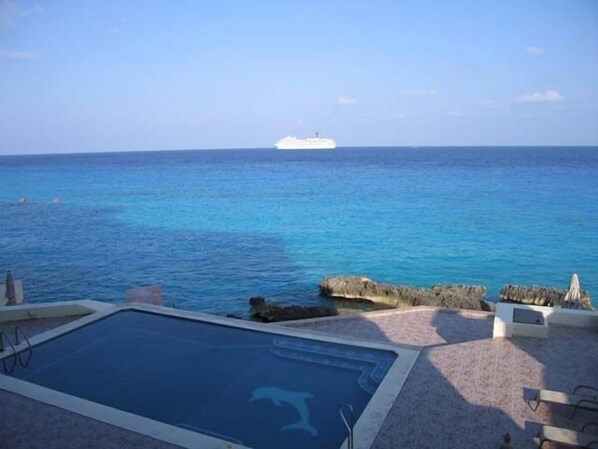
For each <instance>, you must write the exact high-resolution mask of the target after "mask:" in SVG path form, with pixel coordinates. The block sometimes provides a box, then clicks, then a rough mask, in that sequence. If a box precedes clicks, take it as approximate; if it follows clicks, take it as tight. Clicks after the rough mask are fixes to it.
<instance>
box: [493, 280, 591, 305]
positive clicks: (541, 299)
mask: <svg viewBox="0 0 598 449" xmlns="http://www.w3.org/2000/svg"><path fill="white" fill-rule="evenodd" d="M566 294H567V291H566V290H560V289H558V288H555V287H540V286H539V285H532V286H531V287H527V286H521V285H510V284H509V285H505V286H504V287H503V288H502V289H501V290H500V300H501V301H503V302H513V303H519V304H529V305H534V306H548V307H563V306H564V305H566V303H565V301H564V298H565V295H566ZM580 309H583V310H593V307H592V303H591V301H590V295H589V293H588V292H587V291H582V292H581V300H580Z"/></svg>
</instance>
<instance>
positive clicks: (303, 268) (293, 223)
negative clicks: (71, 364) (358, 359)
mask: <svg viewBox="0 0 598 449" xmlns="http://www.w3.org/2000/svg"><path fill="white" fill-rule="evenodd" d="M21 196H24V197H27V199H28V202H27V204H25V205H21V204H19V201H18V200H19V197H21ZM54 197H60V199H61V203H60V204H53V203H52V199H53V198H54ZM8 268H10V269H12V270H13V272H14V274H15V277H16V278H18V279H22V280H23V283H24V291H25V298H26V301H28V302H43V301H62V300H72V299H96V300H100V301H110V302H117V303H118V302H122V301H123V300H124V297H125V290H126V289H127V288H129V287H132V286H137V285H149V284H161V286H162V290H163V294H164V298H165V302H166V304H167V305H169V304H171V303H172V302H176V305H177V307H180V308H184V309H191V310H199V311H205V312H210V313H215V314H227V313H236V314H239V315H244V316H246V315H247V312H248V305H247V301H248V298H249V297H251V296H254V295H261V296H265V297H267V298H271V299H274V300H278V301H280V302H282V303H285V304H312V305H313V304H319V303H322V302H325V301H326V300H324V299H321V298H319V297H318V289H317V284H318V281H319V280H320V279H321V278H322V277H324V276H330V275H334V274H354V275H365V276H367V277H369V278H372V279H374V280H378V281H385V282H393V283H402V284H411V285H418V286H424V287H426V286H431V285H432V284H435V283H469V284H484V285H486V286H487V287H488V290H489V295H490V296H496V295H498V291H499V290H500V288H501V287H502V286H503V285H504V284H508V283H511V284H524V285H531V284H539V285H545V286H555V287H560V288H564V289H565V288H567V286H568V282H569V279H570V276H571V274H572V273H573V272H576V273H578V274H579V277H580V281H581V286H582V289H586V290H589V291H590V293H591V294H592V297H593V302H594V304H598V301H597V297H598V148H587V147H586V148H582V147H577V148H564V147H548V148H531V147H522V148H517V147H509V148H490V147H483V148H473V147H468V148H452V147H451V148H448V147H447V148H339V149H336V150H333V151H297V152H294V151H277V150H270V149H246V150H213V151H208V150H204V151H164V152H135V153H104V154H74V155H44V156H0V271H1V272H4V270H6V269H8Z"/></svg>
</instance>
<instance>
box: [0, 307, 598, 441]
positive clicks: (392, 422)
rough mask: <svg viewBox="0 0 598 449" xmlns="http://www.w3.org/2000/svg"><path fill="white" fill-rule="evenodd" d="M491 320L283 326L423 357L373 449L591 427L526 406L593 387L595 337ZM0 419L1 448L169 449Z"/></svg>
mask: <svg viewBox="0 0 598 449" xmlns="http://www.w3.org/2000/svg"><path fill="white" fill-rule="evenodd" d="M492 319H493V315H492V314H487V313H483V312H468V311H450V310H441V309H432V308H416V309H409V310H398V311H390V312H374V313H369V314H363V315H360V316H356V317H343V318H332V319H319V320H310V321H305V322H294V323H288V325H291V326H294V327H302V328H309V329H312V330H316V331H320V332H327V333H333V334H340V335H347V336H352V337H359V338H365V339H369V340H376V341H383V342H392V343H397V344H406V345H413V346H417V347H420V348H422V353H421V354H420V356H419V358H418V360H417V362H416V363H415V366H414V368H413V370H412V371H411V373H410V375H409V377H408V378H407V381H406V383H405V386H404V387H403V390H402V391H401V394H400V395H399V397H398V398H397V400H396V401H395V404H394V406H393V408H392V410H391V412H390V413H389V415H388V417H387V419H386V421H385V422H384V425H383V426H382V429H381V431H380V433H379V435H378V437H377V439H376V441H375V443H374V446H373V448H374V449H391V448H392V449H399V448H400V449H412V448H439V449H443V448H453V447H458V448H465V449H468V448H471V449H481V448H497V447H498V446H499V444H500V440H501V436H502V434H504V433H505V432H510V433H511V435H512V436H513V439H514V443H515V447H516V448H517V449H527V448H535V447H537V443H536V442H534V440H533V437H534V436H535V434H536V433H537V429H538V424H539V423H552V424H556V425H560V426H563V427H571V428H578V427H579V426H580V423H581V422H583V421H584V418H588V417H589V418H593V420H594V421H596V420H598V416H596V414H595V413H594V414H593V416H592V415H591V414H589V413H580V415H579V417H578V418H577V417H576V419H575V421H573V422H572V421H569V419H568V413H569V409H567V408H563V407H558V406H557V407H550V406H547V405H540V407H539V408H538V410H537V411H535V412H534V411H532V410H531V409H530V408H529V407H528V405H527V403H526V401H525V400H524V397H529V395H530V394H531V393H532V389H536V388H550V389H557V390H564V391H566V390H569V389H571V388H572V387H573V386H575V385H576V384H578V383H581V384H588V383H589V384H594V385H595V384H597V383H598V375H597V374H596V373H598V333H597V332H595V331H588V330H580V329H574V328H568V327H559V326H551V327H550V336H549V338H548V339H547V340H542V339H534V338H525V337H521V338H514V339H492V335H491V334H492ZM0 416H2V426H0V447H7V448H14V449H20V448H48V449H53V448H56V449H70V448H81V447H85V448H93V449H95V448H98V449H99V448H123V449H133V448H148V449H149V448H152V449H153V448H164V449H166V448H174V447H175V446H172V445H169V444H166V443H163V442H160V441H156V440H153V439H151V438H148V437H145V436H142V435H138V434H135V433H132V432H128V431H125V430H122V429H119V428H116V427H114V426H110V425H107V424H103V423H100V422H98V421H95V420H92V419H88V418H84V417H81V416H78V415H76V414H74V413H71V412H67V411H64V410H61V409H57V408H54V407H51V406H48V405H45V404H41V403H38V402H36V401H33V400H30V399H27V398H22V397H20V396H17V395H14V394H12V393H8V392H4V391H0ZM545 447H550V446H545ZM552 447H556V446H552ZM277 449H278V448H277ZM306 449H308V448H306Z"/></svg>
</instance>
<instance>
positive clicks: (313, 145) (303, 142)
mask: <svg viewBox="0 0 598 449" xmlns="http://www.w3.org/2000/svg"><path fill="white" fill-rule="evenodd" d="M274 146H275V147H276V148H277V149H278V150H333V149H334V148H336V142H335V141H334V140H332V139H322V138H319V137H316V138H308V139H297V138H296V137H286V138H284V139H281V140H279V141H278V142H276V144H275V145H274Z"/></svg>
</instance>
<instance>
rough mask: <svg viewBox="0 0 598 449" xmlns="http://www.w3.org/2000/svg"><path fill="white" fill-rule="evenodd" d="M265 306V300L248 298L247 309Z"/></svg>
mask: <svg viewBox="0 0 598 449" xmlns="http://www.w3.org/2000/svg"><path fill="white" fill-rule="evenodd" d="M265 304H266V298H263V297H261V296H253V297H251V298H249V307H252V308H253V307H263V306H264V305H265Z"/></svg>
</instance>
